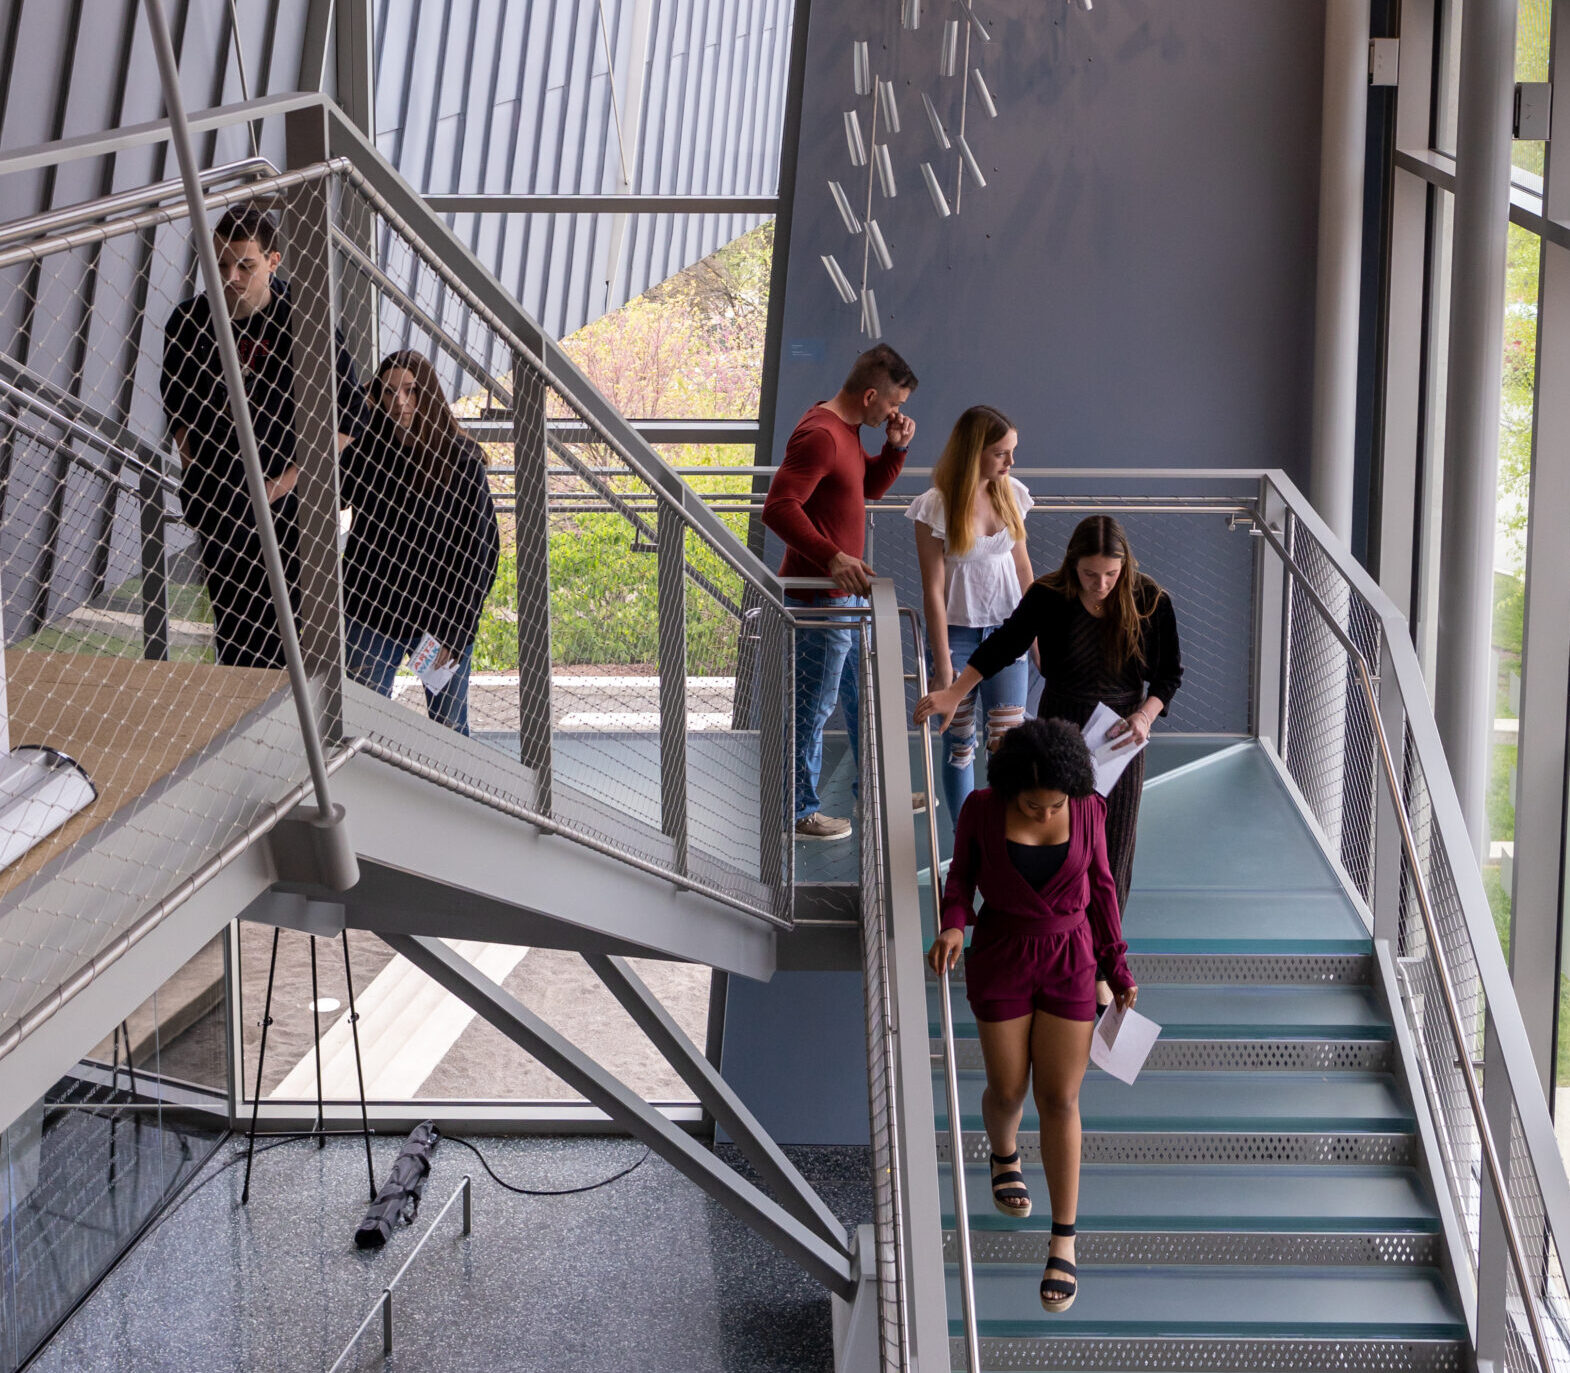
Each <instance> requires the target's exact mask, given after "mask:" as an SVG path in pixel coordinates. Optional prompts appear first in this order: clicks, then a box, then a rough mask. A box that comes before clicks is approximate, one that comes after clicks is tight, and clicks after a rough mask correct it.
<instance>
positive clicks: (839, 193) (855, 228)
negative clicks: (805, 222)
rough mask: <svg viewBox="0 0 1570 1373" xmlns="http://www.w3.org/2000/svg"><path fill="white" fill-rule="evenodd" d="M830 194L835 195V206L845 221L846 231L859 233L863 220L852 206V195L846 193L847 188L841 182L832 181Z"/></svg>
mask: <svg viewBox="0 0 1570 1373" xmlns="http://www.w3.org/2000/svg"><path fill="white" fill-rule="evenodd" d="M829 194H830V195H832V196H833V197H834V206H835V208H836V209H837V210H838V211H839V212H840V218H841V219H842V220H844V221H845V232H846V233H848V234H859V233H860V232H861V221H860V220H859V219H857V218H856V211H855V210H853V209H852V208H851V204H850V197H849V196H848V195H846V194H845V188H844V187H843V186H841V185H840V184H839V182H837V181H831V182H829Z"/></svg>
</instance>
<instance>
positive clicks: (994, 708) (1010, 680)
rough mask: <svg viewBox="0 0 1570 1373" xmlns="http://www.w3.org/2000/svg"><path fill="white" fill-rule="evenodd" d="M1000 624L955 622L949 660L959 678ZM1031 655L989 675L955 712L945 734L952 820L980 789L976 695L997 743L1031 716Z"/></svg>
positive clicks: (946, 792) (990, 743) (946, 795)
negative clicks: (1027, 695) (1028, 691)
mask: <svg viewBox="0 0 1570 1373" xmlns="http://www.w3.org/2000/svg"><path fill="white" fill-rule="evenodd" d="M996 628H997V626H996V625H980V626H978V625H950V626H949V660H950V661H951V662H952V663H953V665H954V676H955V677H956V678H957V677H958V676H959V674H960V673H961V672H963V671H964V670H965V665H966V664H967V663H968V662H970V655H971V654H972V653H974V652H975V651H976V649H977V648H978V647H980V645H981V641H982V640H983V639H985V638H986V637H987V635H989V634H991V633H992V631H993V630H994V629H996ZM1029 668H1030V659H1029V658H1021V659H1019V660H1018V661H1017V662H1013V663H1010V664H1009V665H1008V666H1007V667H1006V668H1004V669H1003V670H1002V671H1001V672H999V673H997V674H996V675H995V676H992V677H988V678H987V679H986V681H984V682H982V683H981V685H980V686H978V687H977V688H976V689H975V690H974V691H973V692H971V693H970V695H969V696H967V697H966V698H965V699H964V700H963V701H961V702H960V705H959V709H958V710H956V711H955V712H954V719H953V721H952V722H951V723H950V724H949V727H948V732H947V733H946V734H945V735H944V736H943V737H944V739H945V741H946V742H947V745H948V747H947V748H946V749H945V750H944V754H943V799H944V801H945V802H947V803H948V808H949V820H950V822H951V823H952V822H954V821H956V820H958V819H959V808H960V807H961V806H963V805H964V804H965V798H966V797H967V796H969V795H970V793H971V792H973V791H974V790H975V789H976V698H977V697H978V696H979V697H980V698H981V707H982V709H983V710H985V711H986V713H987V747H988V749H989V750H990V749H993V748H996V747H997V741H998V740H999V739H1001V738H1002V737H1003V735H1004V734H1005V733H1006V732H1007V731H1008V730H1011V729H1013V728H1014V726H1015V725H1018V724H1022V723H1023V722H1024V719H1025V691H1026V687H1027V685H1028V683H1029V679H1030V672H1029Z"/></svg>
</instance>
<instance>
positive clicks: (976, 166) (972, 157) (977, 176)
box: [954, 134, 987, 186]
mask: <svg viewBox="0 0 1570 1373" xmlns="http://www.w3.org/2000/svg"><path fill="white" fill-rule="evenodd" d="M954 142H955V143H957V144H958V145H959V155H960V156H961V157H962V158H963V159H964V160H965V169H966V170H967V171H968V172H969V173H970V175H971V177H972V178H973V179H974V180H975V183H976V185H978V186H985V185H986V184H987V178H986V177H984V176H982V174H981V163H979V162H977V161H976V154H975V153H973V152H971V150H970V144H969V143H967V142H966V141H965V135H964V134H959V135H958V136H957V137H956V138H955V139H954Z"/></svg>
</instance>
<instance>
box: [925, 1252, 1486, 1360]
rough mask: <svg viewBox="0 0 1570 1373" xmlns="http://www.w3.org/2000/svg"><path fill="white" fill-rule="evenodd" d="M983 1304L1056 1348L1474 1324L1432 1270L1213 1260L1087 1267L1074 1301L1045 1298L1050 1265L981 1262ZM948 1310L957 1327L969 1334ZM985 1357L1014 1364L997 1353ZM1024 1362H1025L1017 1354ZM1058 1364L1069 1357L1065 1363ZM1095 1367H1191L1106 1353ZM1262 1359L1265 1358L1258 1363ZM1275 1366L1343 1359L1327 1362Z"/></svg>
mask: <svg viewBox="0 0 1570 1373" xmlns="http://www.w3.org/2000/svg"><path fill="white" fill-rule="evenodd" d="M975 1276H976V1282H975V1289H976V1314H977V1324H978V1329H979V1332H980V1334H981V1335H982V1336H983V1337H991V1338H994V1339H1006V1340H1014V1341H1022V1342H1023V1341H1030V1342H1040V1343H1041V1344H1043V1345H1045V1346H1047V1347H1048V1348H1051V1349H1052V1350H1053V1352H1054V1357H1056V1356H1057V1351H1058V1350H1059V1349H1060V1348H1061V1346H1062V1342H1063V1340H1064V1338H1065V1337H1073V1336H1095V1337H1102V1338H1118V1339H1119V1340H1120V1341H1134V1340H1156V1339H1164V1340H1173V1339H1190V1340H1197V1339H1203V1340H1209V1341H1214V1340H1237V1339H1244V1340H1248V1339H1275V1340H1279V1339H1293V1340H1336V1341H1355V1340H1358V1339H1360V1338H1377V1339H1379V1340H1381V1341H1387V1340H1460V1339H1465V1338H1466V1323H1465V1320H1464V1318H1463V1317H1462V1315H1461V1313H1460V1311H1459V1309H1458V1308H1457V1306H1456V1304H1455V1303H1454V1301H1453V1300H1452V1298H1451V1296H1450V1293H1449V1290H1448V1288H1447V1286H1446V1283H1445V1281H1444V1278H1443V1277H1442V1275H1441V1274H1440V1273H1439V1272H1438V1271H1437V1270H1434V1269H1425V1268H1409V1267H1395V1266H1389V1265H1385V1266H1380V1267H1356V1268H1354V1267H1335V1268H1321V1267H1294V1266H1281V1267H1255V1268H1239V1267H1232V1266H1226V1267H1215V1266H1204V1265H1165V1266H1158V1267H1153V1268H1150V1267H1138V1266H1126V1267H1122V1266H1120V1267H1104V1268H1094V1269H1092V1268H1090V1267H1089V1266H1088V1265H1087V1267H1086V1268H1085V1269H1084V1270H1082V1274H1081V1281H1080V1286H1079V1295H1078V1298H1077V1299H1076V1301H1075V1303H1074V1305H1073V1306H1072V1307H1071V1308H1070V1309H1069V1310H1068V1311H1065V1312H1061V1313H1059V1314H1057V1315H1052V1316H1049V1315H1047V1314H1046V1313H1045V1312H1044V1311H1043V1310H1042V1309H1041V1300H1040V1290H1039V1289H1040V1284H1041V1265H1040V1264H1036V1263H1028V1264H983V1265H980V1266H978V1267H977V1269H976V1275H975ZM948 1279H949V1310H950V1312H957V1311H958V1310H959V1294H958V1289H959V1284H958V1278H957V1270H956V1269H955V1268H953V1267H952V1266H951V1267H950V1268H949V1270H948ZM962 1333H963V1332H962V1330H961V1328H960V1327H959V1323H958V1322H957V1321H952V1320H951V1321H950V1334H952V1335H959V1334H962ZM986 1366H987V1367H997V1366H1001V1367H1009V1366H1011V1365H1007V1364H1004V1365H995V1364H987V1365H986ZM1014 1366H1017V1365H1014ZM1050 1366H1051V1367H1053V1368H1058V1367H1064V1366H1066V1365H1064V1364H1062V1363H1061V1362H1056V1363H1053V1364H1052V1365H1050ZM1080 1366H1082V1367H1091V1368H1118V1369H1121V1368H1132V1367H1141V1366H1143V1367H1147V1368H1172V1367H1182V1368H1185V1369H1186V1368H1188V1367H1190V1366H1191V1365H1188V1364H1179V1365H1174V1364H1171V1363H1168V1364H1158V1363H1145V1364H1143V1365H1141V1364H1124V1363H1112V1362H1107V1361H1103V1362H1099V1363H1090V1364H1083V1365H1080ZM1254 1366H1256V1367H1257V1366H1261V1365H1258V1364H1256V1365H1254ZM1263 1366H1265V1367H1271V1368H1274V1367H1278V1366H1285V1367H1310V1366H1312V1367H1316V1368H1321V1369H1323V1368H1342V1367H1347V1366H1348V1365H1347V1364H1345V1363H1343V1362H1341V1361H1339V1360H1335V1359H1332V1360H1328V1361H1326V1362H1323V1363H1319V1364H1317V1365H1306V1364H1304V1365H1294V1364H1288V1365H1275V1364H1265V1365H1263Z"/></svg>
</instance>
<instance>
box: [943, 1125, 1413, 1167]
mask: <svg viewBox="0 0 1570 1373" xmlns="http://www.w3.org/2000/svg"><path fill="white" fill-rule="evenodd" d="M962 1138H963V1140H964V1146H965V1161H966V1162H967V1163H982V1162H984V1161H985V1160H986V1158H987V1156H988V1154H989V1153H990V1152H991V1146H990V1145H989V1144H988V1142H987V1136H986V1134H985V1133H984V1132H983V1131H981V1130H969V1129H967V1130H966V1131H965V1133H964V1135H963V1136H962ZM1018 1141H1019V1151H1020V1154H1021V1156H1022V1157H1023V1158H1024V1159H1025V1161H1026V1162H1027V1163H1033V1164H1035V1163H1040V1162H1041V1136H1040V1134H1039V1133H1038V1132H1037V1131H1035V1130H1021V1131H1020V1132H1019V1135H1018ZM937 1151H938V1161H939V1162H940V1163H947V1162H948V1161H949V1136H948V1131H947V1129H943V1130H940V1131H939V1133H938V1138H937ZM1080 1159H1081V1161H1082V1162H1083V1163H1086V1164H1091V1163H1132V1164H1140V1165H1142V1166H1143V1165H1147V1164H1179V1165H1188V1164H1227V1163H1290V1164H1307V1165H1312V1166H1316V1167H1317V1166H1321V1165H1330V1164H1380V1165H1389V1166H1391V1167H1396V1168H1411V1167H1415V1166H1416V1164H1417V1161H1418V1147H1417V1136H1416V1135H1414V1134H1410V1133H1408V1132H1407V1131H1404V1130H1343V1131H1280V1132H1275V1131H1264V1130H1235V1131H1215V1132H1211V1133H1202V1132H1199V1131H1193V1130H1167V1131H1161V1130H1087V1131H1085V1134H1084V1136H1083V1139H1082V1143H1081V1152H1080Z"/></svg>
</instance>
